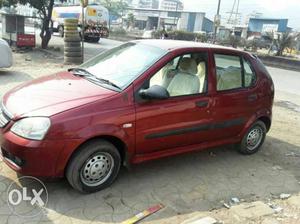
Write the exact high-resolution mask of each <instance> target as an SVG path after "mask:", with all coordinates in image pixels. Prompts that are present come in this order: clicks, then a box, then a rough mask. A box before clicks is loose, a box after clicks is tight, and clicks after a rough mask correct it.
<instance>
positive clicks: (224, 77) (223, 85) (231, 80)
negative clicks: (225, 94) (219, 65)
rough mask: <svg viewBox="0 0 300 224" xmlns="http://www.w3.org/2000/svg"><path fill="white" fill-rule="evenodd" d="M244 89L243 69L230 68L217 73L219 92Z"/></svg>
mask: <svg viewBox="0 0 300 224" xmlns="http://www.w3.org/2000/svg"><path fill="white" fill-rule="evenodd" d="M239 87H242V75H241V69H240V68H237V67H228V68H225V69H224V70H219V71H217V90H227V89H235V88H239Z"/></svg>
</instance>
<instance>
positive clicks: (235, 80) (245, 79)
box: [215, 54, 256, 91]
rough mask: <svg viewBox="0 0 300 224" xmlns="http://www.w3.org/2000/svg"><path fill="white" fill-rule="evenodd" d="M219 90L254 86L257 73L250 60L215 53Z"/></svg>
mask: <svg viewBox="0 0 300 224" xmlns="http://www.w3.org/2000/svg"><path fill="white" fill-rule="evenodd" d="M215 64H216V71H217V90H218V91H223V90H232V89H239V88H243V87H250V86H253V85H254V83H255V81H256V75H255V72H254V70H253V69H252V67H251V64H250V62H249V61H247V60H245V59H244V58H243V59H242V60H241V57H240V56H236V55H225V54H215Z"/></svg>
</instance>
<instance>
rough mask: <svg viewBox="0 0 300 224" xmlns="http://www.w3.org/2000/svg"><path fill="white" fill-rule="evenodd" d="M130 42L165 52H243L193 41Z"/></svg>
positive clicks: (154, 40) (147, 40) (151, 40)
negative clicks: (219, 50)
mask: <svg viewBox="0 0 300 224" xmlns="http://www.w3.org/2000/svg"><path fill="white" fill-rule="evenodd" d="M132 42H134V43H141V44H146V45H150V46H154V47H159V48H161V49H164V50H167V51H173V50H179V49H184V48H210V49H224V50H230V51H234V52H240V53H241V52H243V51H241V50H238V49H235V48H232V47H225V46H221V45H216V44H208V43H200V42H194V41H182V40H159V39H144V40H135V41H132Z"/></svg>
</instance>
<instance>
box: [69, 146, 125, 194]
mask: <svg viewBox="0 0 300 224" xmlns="http://www.w3.org/2000/svg"><path fill="white" fill-rule="evenodd" d="M120 165H121V157H120V154H119V152H118V150H117V148H116V147H115V146H114V145H113V144H111V143H110V142H108V141H104V140H94V141H91V142H88V143H87V144H84V145H83V146H82V147H81V149H79V151H78V152H76V153H75V155H74V156H72V158H71V160H70V162H69V164H68V167H67V171H66V177H67V179H68V181H69V183H70V184H71V186H72V187H73V188H75V189H76V190H78V191H80V192H83V193H92V192H96V191H99V190H102V189H104V188H106V187H108V186H109V185H111V184H112V183H113V181H114V180H115V179H116V177H117V175H118V173H119V170H120Z"/></svg>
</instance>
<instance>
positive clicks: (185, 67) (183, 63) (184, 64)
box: [179, 58, 198, 75]
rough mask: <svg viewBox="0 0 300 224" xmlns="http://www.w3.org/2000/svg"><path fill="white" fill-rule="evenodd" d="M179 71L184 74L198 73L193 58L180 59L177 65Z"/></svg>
mask: <svg viewBox="0 0 300 224" xmlns="http://www.w3.org/2000/svg"><path fill="white" fill-rule="evenodd" d="M179 70H180V71H181V72H184V73H188V74H191V75H195V74H197V72H198V69H197V63H196V61H195V59H193V58H182V59H181V60H180V63H179Z"/></svg>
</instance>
